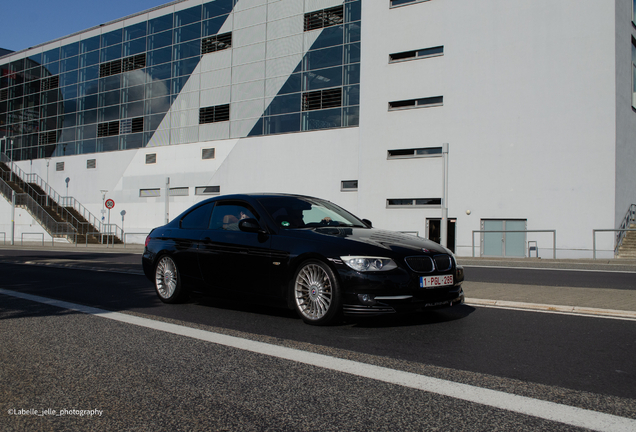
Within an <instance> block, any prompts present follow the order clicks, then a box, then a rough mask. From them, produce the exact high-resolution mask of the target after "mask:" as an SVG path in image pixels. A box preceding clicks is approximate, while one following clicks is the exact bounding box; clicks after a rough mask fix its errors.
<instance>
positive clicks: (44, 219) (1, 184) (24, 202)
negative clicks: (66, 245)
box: [0, 179, 77, 240]
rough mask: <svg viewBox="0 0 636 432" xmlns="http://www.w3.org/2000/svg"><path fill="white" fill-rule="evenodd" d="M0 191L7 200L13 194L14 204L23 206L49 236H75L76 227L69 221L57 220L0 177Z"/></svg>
mask: <svg viewBox="0 0 636 432" xmlns="http://www.w3.org/2000/svg"><path fill="white" fill-rule="evenodd" d="M0 193H2V195H4V196H5V197H6V198H7V200H9V201H11V199H12V195H14V196H15V205H16V206H19V207H22V208H25V209H26V210H27V211H28V212H29V214H31V216H33V217H34V218H35V219H37V220H38V221H39V222H40V225H42V227H43V228H44V229H45V230H46V232H48V233H49V234H50V235H51V237H66V238H69V237H73V239H74V240H76V238H77V229H76V228H75V227H74V226H73V225H72V224H71V223H69V222H58V221H56V220H55V219H53V217H52V216H51V215H50V214H48V213H47V212H46V210H44V208H43V207H42V206H41V205H40V204H39V203H38V202H37V201H36V200H35V199H33V197H31V196H30V195H29V194H26V193H15V194H14V191H13V189H12V188H11V186H9V184H8V183H7V182H5V181H4V180H2V179H0Z"/></svg>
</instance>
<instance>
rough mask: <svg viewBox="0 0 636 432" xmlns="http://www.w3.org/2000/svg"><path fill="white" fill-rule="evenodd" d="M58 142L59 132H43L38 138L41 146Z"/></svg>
mask: <svg viewBox="0 0 636 432" xmlns="http://www.w3.org/2000/svg"><path fill="white" fill-rule="evenodd" d="M56 142H57V132H56V131H49V132H43V133H41V134H40V136H39V138H38V143H39V144H55V143H56Z"/></svg>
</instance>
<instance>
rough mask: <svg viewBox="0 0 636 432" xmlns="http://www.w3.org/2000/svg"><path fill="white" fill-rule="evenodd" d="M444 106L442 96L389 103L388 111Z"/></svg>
mask: <svg viewBox="0 0 636 432" xmlns="http://www.w3.org/2000/svg"><path fill="white" fill-rule="evenodd" d="M442 105H444V97H443V96H435V97H428V98H422V99H409V100H401V101H395V102H389V111H396V110H402V109H412V108H428V107H436V106H442Z"/></svg>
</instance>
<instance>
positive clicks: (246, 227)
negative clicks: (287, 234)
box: [238, 218, 265, 234]
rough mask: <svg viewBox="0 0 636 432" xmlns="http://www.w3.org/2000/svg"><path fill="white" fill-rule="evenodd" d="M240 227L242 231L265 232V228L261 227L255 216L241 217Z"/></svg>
mask: <svg viewBox="0 0 636 432" xmlns="http://www.w3.org/2000/svg"><path fill="white" fill-rule="evenodd" d="M238 227H239V229H240V230H241V231H244V232H251V233H257V234H265V230H264V229H263V228H261V226H260V224H259V223H258V221H257V220H256V219H254V218H247V219H241V220H240V221H239V224H238Z"/></svg>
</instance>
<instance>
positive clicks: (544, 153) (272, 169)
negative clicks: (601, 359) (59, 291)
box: [0, 0, 636, 258]
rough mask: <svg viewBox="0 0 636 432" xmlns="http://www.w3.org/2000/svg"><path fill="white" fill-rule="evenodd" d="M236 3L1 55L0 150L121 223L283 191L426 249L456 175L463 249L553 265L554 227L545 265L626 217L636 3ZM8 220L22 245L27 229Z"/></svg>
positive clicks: (631, 175) (633, 128)
mask: <svg viewBox="0 0 636 432" xmlns="http://www.w3.org/2000/svg"><path fill="white" fill-rule="evenodd" d="M221 3H223V6H224V7H226V9H227V11H226V12H224V14H223V15H220V12H215V13H216V15H215V14H214V13H212V12H210V11H211V10H212V6H214V7H216V6H217V5H220V4H221ZM234 3H235V4H232V0H228V1H222V0H217V1H212V2H206V1H205V0H203V1H202V0H186V1H177V2H173V3H169V4H167V5H165V6H162V7H158V8H155V9H152V10H150V11H146V12H142V13H140V14H137V15H133V16H129V17H126V18H122V19H121V20H118V21H115V22H110V23H106V24H104V25H102V26H99V27H96V28H91V29H88V30H86V31H84V32H81V33H78V34H74V35H70V36H68V37H65V38H62V39H59V40H56V41H52V42H49V43H44V44H42V45H40V46H36V47H33V48H29V49H28V50H24V51H20V52H16V53H12V54H9V55H6V56H4V57H0V67H1V68H2V69H3V77H7V76H8V77H9V78H8V80H4V81H3V87H2V88H1V89H0V90H2V91H5V93H6V94H5V95H4V96H3V98H2V100H1V101H0V103H3V102H4V103H6V104H8V105H7V106H6V107H5V111H4V112H5V113H6V114H4V115H5V117H2V115H3V114H2V113H0V120H2V121H3V122H4V123H3V126H5V134H6V139H4V140H3V142H2V149H3V152H5V153H6V154H7V155H8V156H9V157H11V158H12V159H13V160H14V163H15V166H17V167H19V168H20V169H21V170H22V171H23V172H24V173H34V174H37V175H38V176H39V178H41V179H44V180H45V181H46V180H47V179H48V184H50V186H51V187H52V188H53V189H54V190H55V191H57V192H58V193H59V194H60V195H62V196H67V195H68V196H72V197H74V198H76V200H77V201H78V202H80V203H81V204H82V205H83V206H85V207H86V208H87V209H88V210H90V212H91V213H92V214H94V215H97V216H98V217H100V218H101V215H102V213H101V211H102V210H103V209H104V199H112V200H113V201H114V202H115V207H114V208H113V210H112V211H111V215H110V217H111V222H113V223H116V224H117V225H119V227H121V225H122V217H121V216H120V212H121V210H125V212H126V213H125V221H124V227H123V228H124V231H125V232H130V233H147V232H149V231H150V229H151V228H153V227H155V226H158V225H162V224H163V223H165V220H166V216H168V217H169V218H172V217H175V216H177V215H178V214H179V213H180V212H182V211H183V210H185V209H186V208H188V207H189V206H190V205H192V204H193V203H195V202H198V201H200V200H203V199H206V198H208V197H209V196H210V195H211V194H231V193H242V192H286V193H299V194H306V195H312V196H318V197H321V198H325V199H328V200H330V201H333V202H335V203H337V204H339V205H341V206H342V207H344V208H346V209H348V210H350V211H351V212H352V213H354V214H356V215H357V216H359V217H364V218H367V219H370V220H371V221H373V224H374V226H375V227H378V228H386V229H391V230H398V231H405V232H412V233H417V234H418V235H420V236H423V237H430V238H435V239H437V240H439V230H440V219H441V218H442V203H443V199H442V198H443V189H444V183H445V182H444V179H445V178H447V179H448V182H447V190H448V195H447V200H446V204H447V208H448V213H447V214H448V220H449V221H450V223H449V225H448V227H449V229H448V235H449V238H448V245H449V246H450V247H452V248H453V249H454V250H455V252H456V254H457V255H459V256H470V255H472V254H473V253H474V254H475V255H477V256H479V255H482V256H527V255H528V246H529V245H530V246H531V247H533V248H532V249H533V250H534V246H535V245H536V246H537V247H538V255H539V256H541V257H543V258H551V257H552V256H553V246H554V245H553V239H554V236H555V234H554V233H556V249H557V250H556V256H557V258H591V257H592V249H593V230H594V229H615V228H617V227H618V226H619V225H620V224H621V222H622V221H623V218H624V217H625V215H626V212H627V211H628V209H629V208H630V205H632V204H634V203H636V109H635V108H634V106H635V104H636V99H635V98H634V94H636V93H635V92H634V88H635V84H634V76H635V75H634V74H635V72H634V71H635V70H636V66H635V64H634V63H635V62H636V59H635V57H634V54H633V52H634V51H635V50H636V48H635V46H636V25H635V24H634V13H633V2H632V0H558V1H555V0H512V1H511V0H481V1H478V2H475V1H470V0H459V1H448V0H430V1H412V0H411V1H409V0H392V1H391V0H374V1H370V0H356V1H343V0H235V1H234ZM228 4H229V6H228ZM197 11H200V12H199V16H198V19H197V15H196V13H197ZM340 11H342V12H340ZM166 16H170V18H169V19H167V20H163V22H168V20H172V24H171V25H168V27H165V26H164V28H160V23H161V20H162V19H163V18H164V17H166ZM166 25H167V24H166ZM197 25H198V26H199V28H202V29H203V30H201V34H199V36H198V38H197V36H196V28H197ZM206 26H208V27H206ZM210 26H212V27H214V26H216V27H214V28H213V29H212V30H210V28H212V27H210ZM142 28H145V30H144V31H141V30H140V32H139V33H135V31H136V30H138V29H142ZM186 28H191V29H194V30H193V31H194V32H195V33H194V36H192V39H189V40H188V39H187V38H188V37H189V36H188V37H186V36H184V35H185V34H186V33H187V32H186V30H185V29H186ZM122 29H123V30H122ZM206 29H208V30H206ZM206 31H207V33H206ZM160 33H161V34H165V35H166V41H165V42H161V41H160V38H159V37H158V36H157V35H158V34H160ZM168 33H170V35H172V36H171V37H172V41H171V42H168V41H167V40H168ZM113 34H115V35H121V36H116V38H115V39H114V42H113V39H112V38H111V35H113ZM227 35H231V36H227ZM117 38H120V39H117ZM144 38H145V39H144ZM180 38H183V39H180ZM224 38H225V39H224ZM228 38H229V39H228ZM142 39H144V40H145V42H144V41H143V40H142ZM95 40H97V41H98V47H97V48H95V47H94V46H92V45H91V44H90V43H89V41H95ZM183 40H185V42H183ZM135 41H137V42H138V45H137V47H136V48H135V47H133V45H134V44H133V42H135ZM85 42H86V43H85ZM144 43H145V48H144ZM187 43H190V45H188V46H186V44H187ZM153 44H154V45H153ZM118 45H121V50H120V51H119V52H120V54H116V53H115V54H113V53H114V52H115V51H116V50H117V49H119V48H117V46H118ZM91 46H92V48H91ZM76 47H77V48H76ZM139 47H141V48H139ZM193 47H194V48H193ZM196 47H201V51H200V52H196V53H194V54H192V56H191V57H189V58H188V59H189V63H187V64H186V63H184V62H185V60H183V58H187V56H188V54H186V53H187V52H189V51H188V50H192V49H194V50H197V49H198V48H196ZM210 47H212V48H210ZM57 50H59V51H57ZM162 50H163V51H162ZM179 50H181V51H179ZM169 51H170V52H171V54H168V52H169ZM52 52H53V53H54V54H52V55H51V53H52ZM94 52H98V53H99V54H95V55H94V58H98V63H95V62H94V60H93V63H91V60H87V59H88V58H89V56H88V54H90V53H94ZM55 53H59V55H58V54H55ZM162 53H163V54H165V55H166V56H168V57H166V58H167V60H166V61H165V62H164V63H160V62H161V60H159V58H160V56H161V55H162ZM141 54H145V59H143V57H144V56H143V55H141ZM56 55H57V56H58V57H59V58H56ZM140 55H141V57H139V56H140ZM83 56H84V57H83ZM98 56H99V57H98ZM135 56H137V57H135ZM338 56H340V57H339V58H338ZM75 57H77V61H76V60H74V58H75ZM28 59H30V60H28ZM67 59H73V60H72V62H67V63H71V65H70V66H69V64H67V63H65V60H67ZM120 59H121V60H120ZM135 59H137V60H139V59H141V60H139V61H140V62H143V63H139V64H136V63H134V62H135V61H137V60H135ZM153 59H156V60H153ZM20 62H22V63H20ZM86 62H88V63H86ZM118 62H119V63H118ZM153 62H155V63H153ZM157 62H159V63H158V64H157ZM76 63H77V66H75V65H76ZM97 65H99V72H98V76H97V75H95V76H93V78H92V79H91V77H90V73H91V72H90V71H91V70H92V71H96V70H97V67H98V66H97ZM166 65H167V66H166ZM49 66H50V67H49ZM20 67H21V68H22V69H20ZM91 67H92V68H93V69H91ZM120 67H121V69H118V68H120ZM162 67H163V68H162ZM73 68H75V69H73ZM179 68H184V69H183V70H185V72H179V70H180V69H179ZM188 68H189V69H188ZM36 69H37V70H38V71H39V72H38V73H39V74H40V75H39V76H38V77H36V78H37V79H38V80H40V84H39V90H34V92H35V93H37V92H38V91H39V92H40V93H39V94H40V95H41V96H40V98H39V100H35V102H33V101H31V102H29V101H27V97H28V96H27V95H28V94H29V91H28V90H27V89H28V82H31V81H33V80H35V79H36V78H32V77H31V78H32V79H31V81H29V79H30V78H29V77H28V72H29V71H30V70H36ZM76 70H77V71H78V72H76V73H75V72H74V71H76ZM68 71H70V72H68ZM21 73H22V74H24V76H25V77H26V78H24V80H22V81H21V80H19V79H17V78H15V77H16V76H19V75H20V74H21ZM66 74H69V75H68V76H70V77H71V78H69V80H67V76H66ZM55 76H59V83H58V84H57V86H58V88H59V90H57V91H58V92H59V97H58V100H57V103H58V105H57V108H56V109H57V111H56V113H55V114H54V115H51V112H52V111H51V110H50V109H49V110H48V111H46V115H45V104H44V102H43V101H44V98H45V95H44V94H45V90H46V91H50V90H49V88H48V87H43V86H45V84H44V83H45V82H46V83H49V84H50V77H55ZM76 76H78V78H75V77H76ZM47 80H48V81H47ZM115 81H117V82H116V83H115ZM5 83H6V84H5ZM68 83H70V84H68ZM49 84H46V85H47V86H48V85H49ZM66 84H68V85H66ZM91 85H93V87H91ZM19 86H22V87H21V88H22V89H23V90H19V89H18V90H16V91H14V88H19ZM95 86H96V87H95ZM53 87H55V84H54V85H53ZM91 88H92V90H91ZM133 88H139V89H141V90H143V93H142V95H141V97H140V98H139V97H137V98H136V99H135V96H133V93H134V92H133V90H132V89H133ZM141 90H140V91H141ZM91 96H95V98H96V99H95V100H96V101H97V106H96V107H95V108H93V107H92V106H89V105H90V104H91V101H92V100H93V99H90V97H91ZM19 98H22V99H20V100H21V101H22V102H21V103H20V102H15V104H14V105H11V103H12V101H17V100H18V99H19ZM83 98H84V99H83ZM109 100H110V101H111V102H112V103H111V102H109ZM68 101H76V102H72V103H69V102H68ZM135 102H137V103H136V104H135ZM29 103H30V105H29ZM73 104H75V105H73ZM83 104H84V105H83ZM109 104H110V105H109ZM70 106H73V107H74V108H69V107H70ZM113 106H116V107H117V108H112V109H110V110H109V109H108V108H109V107H113ZM27 109H28V110H29V111H28V113H27ZM71 109H72V111H71ZM19 110H22V111H21V112H22V114H20V115H18V114H15V113H17V112H18V111H19ZM93 110H95V111H96V113H97V117H96V118H94V119H93V120H90V119H88V117H91V116H92V114H90V112H92V111H93ZM135 110H138V111H135ZM215 110H216V111H215ZM0 111H1V110H0ZM228 111H229V113H228ZM117 112H118V114H117ZM109 116H110V117H109ZM34 117H35V119H34ZM38 117H39V122H38ZM53 117H55V118H56V120H50V119H52V118H53ZM60 117H61V119H60ZM140 118H143V120H137V121H138V123H135V121H136V120H135V119H140ZM47 120H50V121H49V122H48V123H47ZM67 120H68V121H67ZM28 121H30V122H32V124H34V125H35V124H37V129H34V128H32V127H29V126H28V125H27V123H28ZM131 121H132V123H131ZM91 122H92V123H91ZM131 124H132V126H131ZM47 125H48V126H47ZM87 125H90V127H88V126H87ZM109 125H111V126H112V125H116V127H117V128H118V129H117V130H116V131H115V132H117V133H115V132H112V130H111V132H108V131H109V129H108V127H109ZM91 128H92V129H91ZM141 128H143V132H142V129H141ZM95 130H96V131H97V133H95ZM133 136H135V137H134V138H133ZM28 137H31V138H28ZM442 148H448V161H447V167H448V170H447V172H446V174H447V175H446V176H445V175H444V172H443V171H444V158H443V157H442ZM168 178H169V184H167V181H166V180H167V179H168ZM67 179H68V182H67ZM102 191H106V192H102ZM166 195H168V196H166ZM166 200H167V201H168V204H167V205H166ZM0 201H1V202H0V216H1V219H0V231H4V232H7V233H8V232H9V225H8V224H9V221H10V219H11V205H10V202H8V201H7V200H4V199H2V200H0ZM166 209H167V211H168V215H166ZM16 212H17V216H16V239H17V240H16V241H19V238H20V237H19V233H20V232H34V230H36V228H35V227H34V226H35V225H37V222H36V221H34V220H33V218H32V217H31V216H30V215H29V214H28V212H26V211H24V210H16ZM20 230H22V231H20ZM480 230H494V231H502V230H508V231H510V230H514V231H524V230H528V231H530V232H527V233H522V232H515V233H507V234H506V233H493V234H489V235H487V236H486V235H484V236H482V235H481V234H480V233H479V232H477V231H480ZM534 231H545V232H534ZM47 238H48V237H47ZM133 239H134V240H133ZM473 239H474V248H473ZM596 240H597V241H596V248H597V249H598V252H597V256H599V257H613V256H614V246H615V244H614V243H615V235H614V233H598V234H597V239H596ZM128 241H136V242H141V241H143V236H142V235H140V236H138V237H137V238H135V237H134V236H132V235H131V236H130V237H129V238H128ZM528 242H530V243H528ZM534 242H536V243H534ZM534 253H536V251H535V252H532V254H533V256H534Z"/></svg>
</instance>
